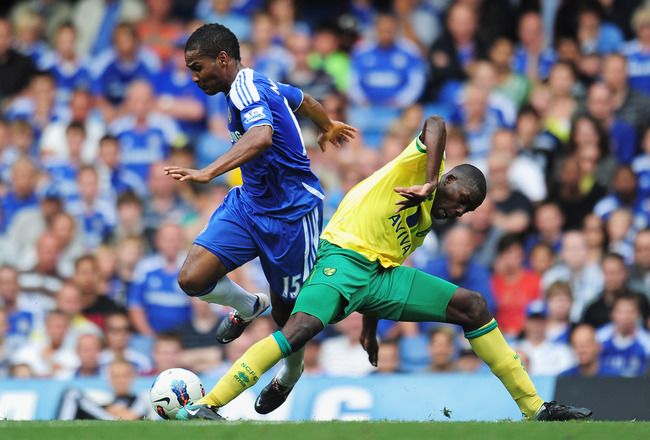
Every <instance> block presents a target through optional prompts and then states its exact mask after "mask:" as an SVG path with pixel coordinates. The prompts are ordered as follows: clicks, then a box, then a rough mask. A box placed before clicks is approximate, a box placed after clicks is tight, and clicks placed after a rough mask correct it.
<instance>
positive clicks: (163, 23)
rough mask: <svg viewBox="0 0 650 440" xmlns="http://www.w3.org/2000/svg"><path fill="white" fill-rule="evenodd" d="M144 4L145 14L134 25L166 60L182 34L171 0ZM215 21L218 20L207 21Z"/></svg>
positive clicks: (160, 56)
mask: <svg viewBox="0 0 650 440" xmlns="http://www.w3.org/2000/svg"><path fill="white" fill-rule="evenodd" d="M146 4H147V14H146V15H145V16H144V17H143V18H142V20H140V21H138V24H137V25H136V31H137V32H138V37H139V39H140V41H142V44H143V45H145V46H146V47H147V48H149V49H151V50H152V51H153V52H154V53H155V54H156V56H158V58H159V59H160V60H161V61H162V62H167V61H168V60H169V59H170V57H171V56H172V51H173V47H174V44H175V43H176V41H177V40H178V38H180V37H181V36H182V32H183V27H182V26H181V24H180V23H179V22H178V21H177V20H176V19H175V17H172V16H171V12H172V6H173V1H172V0H147V2H146ZM215 21H218V20H212V21H208V23H214V22H215ZM219 23H221V21H219ZM222 24H225V23H222ZM237 35H238V34H237Z"/></svg>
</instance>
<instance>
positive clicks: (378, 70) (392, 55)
mask: <svg viewBox="0 0 650 440" xmlns="http://www.w3.org/2000/svg"><path fill="white" fill-rule="evenodd" d="M423 66H424V63H423V60H422V57H421V55H420V53H419V52H418V50H417V48H416V47H415V46H414V45H413V44H412V43H410V42H407V41H404V40H400V39H398V37H397V19H396V18H395V17H393V16H392V15H380V16H378V17H377V18H376V20H375V36H374V38H373V39H371V40H368V41H366V42H362V43H361V44H360V45H359V46H357V47H356V48H355V50H354V51H353V53H352V55H351V69H350V87H349V89H348V95H349V97H350V101H351V102H352V104H353V108H352V113H351V117H352V119H353V120H354V121H353V123H355V124H357V125H358V127H359V129H360V130H361V133H362V134H364V136H365V139H366V142H367V143H368V144H370V145H373V146H376V145H378V144H379V142H378V139H377V138H378V137H381V136H382V135H383V134H384V132H385V129H386V127H387V126H388V124H389V123H390V121H391V120H392V119H394V118H395V117H396V116H397V113H396V112H397V111H399V110H402V109H404V108H405V107H407V106H409V105H411V104H413V103H414V102H415V101H416V100H417V99H418V98H419V97H420V95H421V94H422V90H423V88H424V83H425V80H426V77H425V74H424V67H423Z"/></svg>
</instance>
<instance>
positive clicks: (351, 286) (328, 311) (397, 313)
mask: <svg viewBox="0 0 650 440" xmlns="http://www.w3.org/2000/svg"><path fill="white" fill-rule="evenodd" d="M457 288H458V286H456V285H455V284H452V283H450V282H448V281H445V280H443V279H441V278H438V277H434V276H432V275H429V274H427V273H424V272H422V271H419V270H417V269H413V268H411V267H403V266H398V267H393V268H389V269H386V268H385V267H383V266H381V265H380V264H379V263H377V262H372V261H368V260H367V259H366V258H365V257H364V256H362V255H361V254H358V253H356V252H354V251H351V250H349V249H343V248H341V247H339V246H336V245H334V244H332V243H330V242H328V241H326V240H321V241H320V243H319V246H318V257H317V258H316V265H315V266H314V268H313V270H312V272H311V274H310V275H309V277H308V278H307V281H305V283H304V285H303V287H302V289H301V290H300V294H299V295H298V299H297V300H296V304H295V306H294V308H293V313H298V312H303V313H307V314H309V315H312V316H315V317H317V318H318V319H320V320H321V322H322V323H323V325H324V326H326V325H328V324H331V323H334V322H338V321H340V320H342V319H343V318H345V317H346V316H348V315H349V314H351V313H352V312H355V311H356V312H360V313H363V314H366V315H371V316H374V317H377V318H382V319H391V320H394V321H414V322H421V321H437V322H444V321H445V320H446V311H447V304H449V301H450V300H451V297H452V295H453V294H454V292H455V291H456V289H457Z"/></svg>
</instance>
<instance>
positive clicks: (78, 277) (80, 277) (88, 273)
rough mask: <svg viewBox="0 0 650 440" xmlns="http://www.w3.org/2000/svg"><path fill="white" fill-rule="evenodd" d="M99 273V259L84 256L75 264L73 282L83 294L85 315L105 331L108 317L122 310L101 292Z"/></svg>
mask: <svg viewBox="0 0 650 440" xmlns="http://www.w3.org/2000/svg"><path fill="white" fill-rule="evenodd" d="M98 273H99V266H98V264H97V259H96V258H95V257H94V256H93V255H83V256H81V257H79V258H78V259H77V261H76V262H75V265H74V275H73V277H72V280H73V282H74V284H75V285H76V286H77V287H78V288H79V291H80V292H81V303H82V306H83V310H82V313H83V315H84V316H85V317H86V318H87V319H88V320H89V321H91V322H93V323H94V324H95V325H97V326H98V327H99V328H101V329H102V330H105V329H106V317H107V316H108V315H110V314H111V313H113V312H115V311H118V310H120V308H119V307H118V306H117V304H115V302H113V300H111V299H110V298H108V297H107V296H106V294H105V292H100V291H99V287H100V284H99V283H98V282H97V274H98Z"/></svg>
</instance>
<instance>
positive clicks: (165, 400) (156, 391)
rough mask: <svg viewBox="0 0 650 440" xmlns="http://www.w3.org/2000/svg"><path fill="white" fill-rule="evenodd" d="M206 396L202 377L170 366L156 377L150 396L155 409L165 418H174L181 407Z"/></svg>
mask: <svg viewBox="0 0 650 440" xmlns="http://www.w3.org/2000/svg"><path fill="white" fill-rule="evenodd" d="M203 396H205V389H204V388H203V384H202V383H201V379H199V377H198V376H197V375H196V374H194V373H192V372H191V371H189V370H186V369H184V368H170V369H169V370H165V371H163V372H162V373H160V374H159V375H158V377H156V380H154V382H153V384H152V385H151V390H150V391H149V397H150V398H151V406H153V409H154V411H156V414H158V415H159V416H160V417H162V418H163V419H173V418H174V417H175V416H176V413H177V412H178V410H179V409H181V408H182V407H184V406H185V405H187V404H188V403H191V402H196V401H197V400H199V399H200V398H201V397H203Z"/></svg>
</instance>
